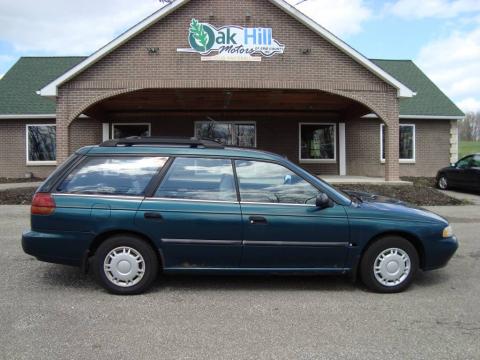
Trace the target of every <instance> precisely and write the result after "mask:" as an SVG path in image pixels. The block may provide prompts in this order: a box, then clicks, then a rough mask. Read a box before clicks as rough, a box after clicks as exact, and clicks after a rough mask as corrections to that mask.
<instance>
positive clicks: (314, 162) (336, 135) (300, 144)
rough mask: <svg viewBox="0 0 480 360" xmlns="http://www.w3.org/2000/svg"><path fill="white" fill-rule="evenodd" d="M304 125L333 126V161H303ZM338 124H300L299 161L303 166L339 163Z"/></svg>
mask: <svg viewBox="0 0 480 360" xmlns="http://www.w3.org/2000/svg"><path fill="white" fill-rule="evenodd" d="M303 125H307V126H308V125H330V126H333V131H334V134H333V135H334V141H333V159H303V158H302V126H303ZM337 126H338V123H335V122H315V123H310V122H300V123H298V160H299V162H300V163H303V164H336V163H337V151H338V150H337V141H338V131H337Z"/></svg>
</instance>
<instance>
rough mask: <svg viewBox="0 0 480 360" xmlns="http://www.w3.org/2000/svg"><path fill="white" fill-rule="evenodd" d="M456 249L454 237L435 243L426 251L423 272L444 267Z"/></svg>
mask: <svg viewBox="0 0 480 360" xmlns="http://www.w3.org/2000/svg"><path fill="white" fill-rule="evenodd" d="M457 249H458V240H457V237H456V236H452V237H449V238H445V239H441V240H438V241H435V245H434V246H431V247H430V249H427V253H426V259H425V260H426V261H425V266H424V268H423V270H435V269H440V268H442V267H444V266H446V265H447V264H448V262H449V261H450V259H451V258H452V256H453V255H454V254H455V252H456V251H457Z"/></svg>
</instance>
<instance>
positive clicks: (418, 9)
mask: <svg viewBox="0 0 480 360" xmlns="http://www.w3.org/2000/svg"><path fill="white" fill-rule="evenodd" d="M386 10H387V12H388V13H391V14H394V15H397V16H400V17H403V18H407V19H411V18H414V19H420V18H429V17H435V18H454V17H457V16H459V15H462V14H466V13H472V12H476V11H480V1H479V0H397V1H396V2H393V3H389V4H387V5H386Z"/></svg>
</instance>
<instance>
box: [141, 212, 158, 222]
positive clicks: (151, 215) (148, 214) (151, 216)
mask: <svg viewBox="0 0 480 360" xmlns="http://www.w3.org/2000/svg"><path fill="white" fill-rule="evenodd" d="M143 217H144V218H145V219H147V220H154V221H163V216H162V215H161V214H159V213H156V212H146V213H145V214H143Z"/></svg>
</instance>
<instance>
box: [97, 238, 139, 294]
mask: <svg viewBox="0 0 480 360" xmlns="http://www.w3.org/2000/svg"><path fill="white" fill-rule="evenodd" d="M103 271H104V272H105V275H106V276H107V279H108V280H110V282H112V283H113V284H115V285H118V286H121V287H130V286H134V285H136V284H138V283H139V282H140V281H141V280H142V278H143V276H144V275H145V260H144V259H143V257H142V255H141V254H140V253H139V252H138V251H137V250H135V249H133V248H131V247H128V246H122V247H118V248H116V249H113V250H112V251H110V252H109V253H108V255H107V256H106V257H105V261H104V263H103Z"/></svg>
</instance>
